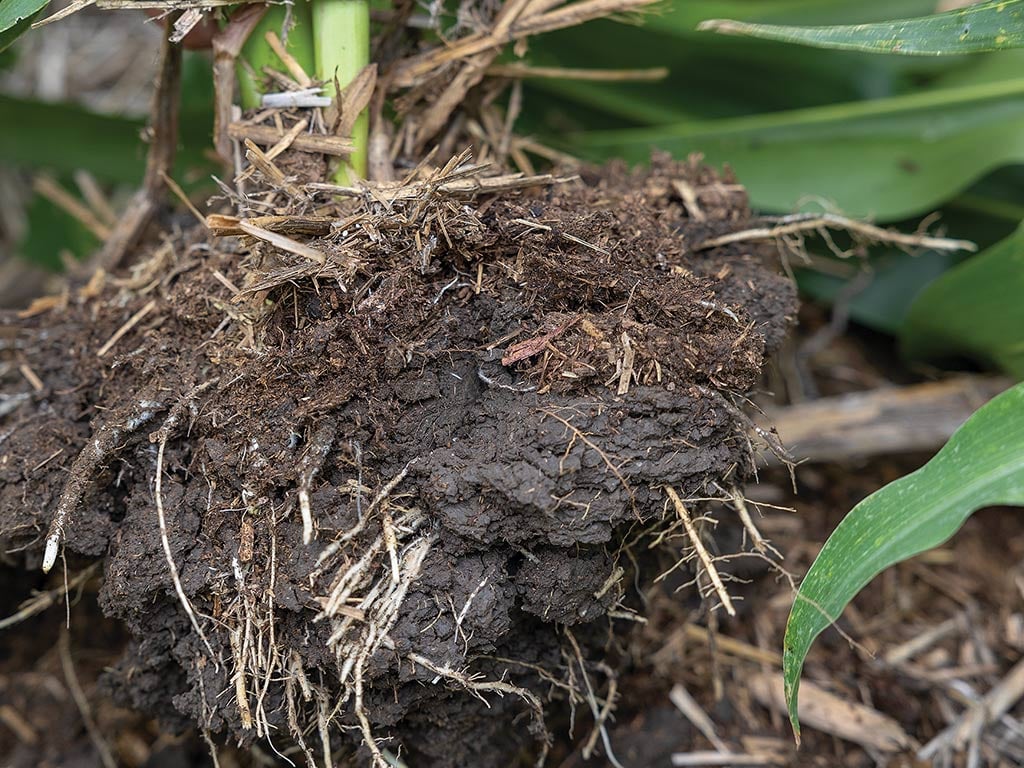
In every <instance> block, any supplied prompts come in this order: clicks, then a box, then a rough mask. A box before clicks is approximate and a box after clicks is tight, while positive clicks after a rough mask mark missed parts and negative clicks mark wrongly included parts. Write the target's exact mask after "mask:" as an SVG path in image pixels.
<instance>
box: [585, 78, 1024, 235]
mask: <svg viewBox="0 0 1024 768" xmlns="http://www.w3.org/2000/svg"><path fill="white" fill-rule="evenodd" d="M572 146H573V147H575V148H576V151H581V149H582V150H583V151H586V150H590V151H593V152H596V153H600V154H618V155H621V156H623V157H625V158H627V159H629V160H632V161H636V162H643V161H644V160H646V159H647V158H648V156H649V153H650V150H651V148H654V147H657V148H660V149H665V150H668V151H671V152H672V153H673V154H675V155H676V156H680V157H681V156H684V155H686V154H687V153H690V152H702V153H704V154H705V156H706V158H707V159H708V160H709V161H710V162H711V163H714V164H719V165H721V164H725V163H728V164H729V165H730V166H731V167H732V168H734V169H735V171H736V173H737V175H738V177H739V178H740V179H742V180H743V183H744V184H745V185H746V186H747V188H748V190H749V192H750V195H751V201H752V203H753V204H754V205H755V206H756V207H758V208H761V209H765V210H773V211H790V210H794V209H796V208H797V207H798V203H799V202H800V201H801V199H802V198H805V197H807V196H811V195H814V196H818V197H819V198H821V199H827V200H829V201H831V202H833V203H834V204H835V205H836V206H837V207H838V208H839V209H840V210H842V211H843V212H844V213H846V214H847V215H851V216H861V217H877V218H879V219H881V220H885V221H892V220H895V219H900V218H907V217H910V216H915V215H918V214H921V213H924V212H928V211H930V210H933V209H934V208H936V207H937V206H938V205H940V204H941V203H942V202H943V201H944V200H947V199H949V198H951V197H952V196H953V195H955V194H956V193H958V192H960V191H961V190H962V189H964V188H965V187H966V186H968V185H969V184H970V183H971V182H972V181H974V180H975V179H977V178H978V177H980V176H981V175H982V174H984V173H985V172H987V171H989V170H992V169H994V168H996V167H998V166H1000V165H1004V164H1006V163H1012V162H1019V161H1022V160H1024V78H1017V79H1013V80H1005V81H997V82H992V83H979V84H975V85H969V86H963V87H959V88H943V89H939V90H933V91H927V92H924V93H914V94H910V95H905V96H895V97H892V98H887V99H876V100H873V101H861V102H852V103H845V104H834V105H829V106H825V107H815V108H811V109H802V110H791V111H788V112H781V113H772V114H762V115H755V116H751V117H740V118H728V119H723V120H710V121H692V122H684V123H676V124H673V125H661V126H656V127H652V128H646V129H631V130H620V131H603V132H588V133H581V134H578V135H576V136H574V137H573V140H572Z"/></svg>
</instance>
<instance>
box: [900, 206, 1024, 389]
mask: <svg viewBox="0 0 1024 768" xmlns="http://www.w3.org/2000/svg"><path fill="white" fill-rule="evenodd" d="M1022 295H1024V225H1022V226H1021V227H1020V228H1019V229H1018V230H1017V231H1016V232H1014V233H1013V234H1012V235H1010V236H1009V237H1007V238H1006V239H1004V240H1001V241H1000V242H999V243H997V244H996V245H993V246H992V247H991V248H989V249H987V250H986V251H984V252H983V253H980V254H978V255H977V256H974V257H973V258H971V259H968V260H967V261H966V262H964V263H963V264H961V265H960V266H958V267H955V268H954V269H952V270H950V271H949V272H946V273H945V274H943V275H942V276H941V277H939V278H938V279H937V280H935V281H934V282H932V283H930V284H929V285H928V286H927V287H926V288H925V289H924V290H923V291H922V292H921V293H920V294H919V295H918V297H917V298H916V299H915V300H914V303H913V304H912V305H911V307H910V313H909V314H908V316H907V320H906V323H905V325H904V330H903V335H902V338H901V342H902V345H903V350H904V352H905V353H906V354H907V355H908V356H910V357H914V358H928V359H935V360H941V359H943V358H948V357H949V356H951V355H959V356H961V357H971V358H974V359H977V360H979V361H981V362H984V363H990V364H994V365H997V366H999V367H1000V368H1002V369H1003V370H1005V371H1006V372H1007V373H1009V374H1011V375H1013V376H1016V377H1018V378H1021V379H1024V302H1022V301H1021V296H1022Z"/></svg>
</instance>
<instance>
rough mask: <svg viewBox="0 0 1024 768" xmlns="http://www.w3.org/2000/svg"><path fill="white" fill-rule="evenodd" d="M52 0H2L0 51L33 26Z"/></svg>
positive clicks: (0, 5)
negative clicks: (34, 21)
mask: <svg viewBox="0 0 1024 768" xmlns="http://www.w3.org/2000/svg"><path fill="white" fill-rule="evenodd" d="M49 3H50V0H0V51H2V50H4V49H5V48H7V47H8V46H9V45H10V44H11V43H13V42H14V41H15V40H17V39H18V37H20V36H21V35H22V34H23V33H24V32H26V31H27V30H28V28H29V27H30V26H31V24H32V21H33V19H35V17H36V16H38V15H39V13H40V12H41V11H42V10H43V8H45V7H46V6H47V5H49Z"/></svg>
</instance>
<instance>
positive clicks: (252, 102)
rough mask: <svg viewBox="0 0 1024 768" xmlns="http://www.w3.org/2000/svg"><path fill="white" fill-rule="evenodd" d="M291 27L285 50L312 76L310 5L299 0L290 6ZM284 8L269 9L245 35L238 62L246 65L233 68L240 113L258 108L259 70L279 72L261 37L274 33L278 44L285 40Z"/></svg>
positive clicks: (276, 61) (260, 86)
mask: <svg viewBox="0 0 1024 768" xmlns="http://www.w3.org/2000/svg"><path fill="white" fill-rule="evenodd" d="M291 11H292V14H291V16H292V21H293V25H292V27H291V29H290V30H288V34H287V42H286V43H285V49H286V50H287V51H288V52H289V53H290V54H291V55H292V56H294V57H295V60H296V61H298V62H299V64H300V65H301V66H302V68H303V69H304V70H305V71H306V72H307V73H312V72H313V63H314V58H313V23H312V13H311V11H310V4H309V3H308V2H305V0H299V1H298V2H296V3H295V4H294V5H293V6H292V9H291ZM286 15H287V8H286V7H285V6H283V5H272V6H270V8H269V9H268V10H267V12H266V14H265V15H264V16H263V19H262V20H261V21H260V22H259V24H257V25H256V28H255V29H253V31H252V34H250V35H249V40H248V41H247V42H246V44H245V46H243V48H242V59H244V60H245V62H246V63H247V64H248V65H249V66H248V67H246V66H244V65H243V64H242V63H241V62H239V64H238V67H237V77H238V90H239V93H240V95H241V98H242V108H243V109H256V108H258V107H259V106H260V100H261V98H262V96H263V87H262V80H263V68H264V67H270V68H271V69H276V70H279V71H280V70H281V69H282V64H281V60H280V59H278V58H277V54H275V53H274V51H273V50H272V49H271V47H270V46H269V45H268V44H267V41H266V39H265V38H264V35H266V33H267V32H274V33H276V34H277V35H279V36H280V37H281V39H282V41H284V40H285V35H284V34H283V32H284V29H283V27H284V24H285V18H286Z"/></svg>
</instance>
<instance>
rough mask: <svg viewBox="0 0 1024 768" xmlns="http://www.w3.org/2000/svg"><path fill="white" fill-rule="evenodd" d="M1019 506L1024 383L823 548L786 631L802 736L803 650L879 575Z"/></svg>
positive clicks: (793, 717) (790, 691)
mask: <svg viewBox="0 0 1024 768" xmlns="http://www.w3.org/2000/svg"><path fill="white" fill-rule="evenodd" d="M999 504H1012V505H1024V384H1018V385H1017V386H1016V387H1014V388H1012V389H1010V390H1008V391H1006V392H1004V393H1003V394H1002V395H1000V396H998V397H997V398H995V399H994V400H992V401H990V402H989V403H987V404H986V405H984V406H982V407H981V408H980V409H979V410H978V411H977V412H976V413H975V414H974V415H973V416H971V418H970V419H968V420H967V423H965V424H964V425H963V426H962V427H960V429H958V430H957V431H956V432H955V433H954V434H953V436H952V437H951V438H950V439H949V442H948V443H946V445H945V447H943V449H942V450H941V451H939V453H938V454H937V455H936V456H935V458H933V459H932V460H931V461H929V462H928V463H927V464H926V465H925V466H924V467H922V468H921V469H919V470H917V471H916V472H914V473H912V474H910V475H907V476H906V477H903V478H900V479H899V480H896V481H895V482H893V483H890V484H889V485H887V486H886V487H884V488H882V489H881V490H880V491H877V492H876V493H874V494H872V495H871V496H869V497H868V498H866V499H865V500H864V501H862V502H861V503H860V504H858V505H857V506H855V507H854V508H853V509H852V510H851V511H850V513H849V514H848V515H847V516H846V518H845V519H844V520H843V522H842V523H840V524H839V527H838V528H836V530H835V531H834V532H833V534H832V535H831V536H830V537H829V540H828V541H827V542H826V543H825V546H824V547H822V550H821V552H820V553H819V555H818V557H817V559H816V560H815V561H814V565H812V566H811V570H810V571H809V572H808V574H807V577H806V578H805V579H804V581H803V584H802V585H801V586H800V592H799V594H798V595H797V598H796V602H795V603H794V604H793V610H792V612H791V613H790V615H789V622H788V623H787V625H786V637H785V641H784V646H783V676H784V678H785V683H786V702H787V705H788V707H789V717H790V722H791V723H792V725H793V730H794V732H795V733H796V735H797V737H798V738H799V734H800V723H799V720H798V718H797V695H798V692H799V688H800V672H801V669H802V668H803V664H804V659H805V658H806V656H807V652H808V650H809V649H810V647H811V643H812V642H813V641H814V638H816V637H817V636H818V635H819V634H820V633H821V632H822V630H824V629H825V628H826V627H827V626H828V625H829V624H830V623H831V622H832V621H833V620H834V619H835V618H837V617H838V616H839V614H840V613H841V612H842V610H843V608H845V607H846V605H847V603H849V602H850V600H852V599H853V598H854V596H855V595H856V594H857V593H858V592H859V591H860V590H861V589H862V588H863V587H864V586H866V585H867V583H868V582H869V581H870V580H871V579H872V578H873V577H874V576H876V575H877V574H878V573H880V572H882V571H883V570H885V569H886V568H888V567H889V566H890V565H893V564H894V563H898V562H900V561H902V560H906V559H908V558H910V557H913V556H914V555H917V554H919V553H921V552H924V551H926V550H928V549H932V548H933V547H936V546H938V545H939V544H942V543H943V542H944V541H946V540H947V539H949V538H950V537H951V536H952V535H953V534H954V533H956V532H957V530H959V528H960V526H961V525H963V523H964V521H965V520H966V519H967V518H968V517H969V516H970V515H971V513H972V512H974V511H975V510H978V509H981V508H982V507H989V506H993V505H999Z"/></svg>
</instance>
